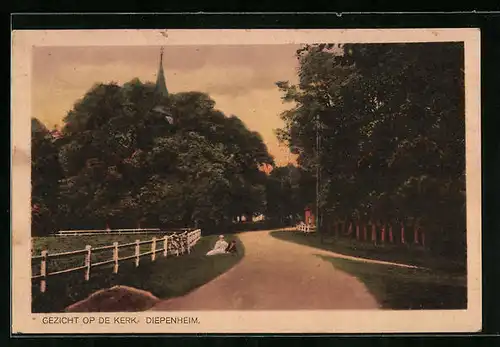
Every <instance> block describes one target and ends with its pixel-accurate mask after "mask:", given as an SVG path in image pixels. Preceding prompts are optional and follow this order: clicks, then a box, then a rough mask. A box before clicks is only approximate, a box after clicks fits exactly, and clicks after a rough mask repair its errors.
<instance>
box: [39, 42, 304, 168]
mask: <svg viewBox="0 0 500 347" xmlns="http://www.w3.org/2000/svg"><path fill="white" fill-rule="evenodd" d="M298 48H299V46H298V45H290V44H289V45H239V46H236V45H235V46H221V45H216V46H215V45H213V46H208V45H206V46H167V47H165V48H164V57H163V67H164V70H165V77H166V81H167V88H168V90H169V92H171V93H179V92H187V91H200V92H206V93H208V94H209V95H210V96H211V98H212V99H213V100H215V102H216V106H215V107H216V108H217V109H219V110H220V111H222V112H224V113H225V114H226V115H228V116H229V115H236V116H238V117H239V118H240V119H241V120H242V121H243V122H244V123H245V124H246V126H247V127H248V128H249V129H251V130H253V131H257V132H259V133H260V134H261V135H262V137H263V140H264V142H265V143H266V145H267V147H268V150H269V152H270V153H271V155H273V156H274V158H275V161H276V163H277V164H278V165H286V163H288V162H293V160H294V157H293V155H291V154H290V153H289V151H288V150H287V149H286V148H284V147H283V146H280V144H279V142H278V140H277V139H276V136H275V135H274V132H273V130H274V129H276V128H280V127H282V126H283V122H282V121H281V119H280V118H279V114H280V113H281V112H283V111H284V110H286V109H289V108H291V107H292V104H288V103H283V101H282V100H281V96H282V95H281V93H280V91H279V90H278V88H277V87H276V85H275V82H277V81H290V82H292V83H295V82H296V81H297V68H298V62H297V59H296V57H295V51H296V50H297V49H298ZM159 56H160V47H153V46H151V47H137V46H136V47H132V46H131V47H106V46H96V47H36V48H35V49H34V61H33V79H32V83H33V88H32V105H33V116H34V117H36V118H38V119H39V120H41V121H42V122H43V123H45V124H46V125H47V126H48V127H49V128H52V127H53V126H54V125H61V124H62V119H63V118H64V116H65V115H66V113H67V112H68V111H69V110H71V109H72V107H73V105H74V103H75V101H77V100H78V99H80V98H81V97H83V95H84V94H85V93H86V92H87V91H88V90H89V89H90V88H91V87H92V85H94V84H95V83H100V82H102V83H109V82H112V81H114V82H117V83H119V84H123V83H125V82H127V81H130V80H131V79H133V78H135V77H138V78H139V79H140V80H141V81H143V82H146V81H152V82H154V81H156V73H157V71H158V66H159Z"/></svg>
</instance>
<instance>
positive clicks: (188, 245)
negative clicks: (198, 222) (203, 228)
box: [186, 232, 192, 254]
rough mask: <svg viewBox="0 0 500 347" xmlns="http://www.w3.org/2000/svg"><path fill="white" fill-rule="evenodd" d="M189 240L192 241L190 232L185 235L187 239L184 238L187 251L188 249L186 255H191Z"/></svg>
mask: <svg viewBox="0 0 500 347" xmlns="http://www.w3.org/2000/svg"><path fill="white" fill-rule="evenodd" d="M191 239H192V235H191V232H189V233H188V234H187V237H186V240H187V241H186V242H187V249H188V254H191Z"/></svg>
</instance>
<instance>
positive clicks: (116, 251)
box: [113, 242, 118, 274]
mask: <svg viewBox="0 0 500 347" xmlns="http://www.w3.org/2000/svg"><path fill="white" fill-rule="evenodd" d="M113 246H114V248H113V260H114V261H115V266H114V267H113V273H114V274H117V273H118V242H113Z"/></svg>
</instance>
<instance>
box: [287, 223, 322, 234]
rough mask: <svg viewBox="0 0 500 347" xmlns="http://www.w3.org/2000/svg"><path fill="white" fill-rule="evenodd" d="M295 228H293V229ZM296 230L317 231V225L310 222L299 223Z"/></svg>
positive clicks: (304, 231) (307, 232)
mask: <svg viewBox="0 0 500 347" xmlns="http://www.w3.org/2000/svg"><path fill="white" fill-rule="evenodd" d="M292 230H293V229H292ZM295 230H297V231H302V232H303V233H305V234H309V233H313V232H315V231H316V227H315V226H314V225H310V224H303V223H302V224H297V225H296V227H295Z"/></svg>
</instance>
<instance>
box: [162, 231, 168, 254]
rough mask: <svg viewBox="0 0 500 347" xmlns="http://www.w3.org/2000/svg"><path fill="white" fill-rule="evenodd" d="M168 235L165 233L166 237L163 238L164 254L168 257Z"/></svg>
mask: <svg viewBox="0 0 500 347" xmlns="http://www.w3.org/2000/svg"><path fill="white" fill-rule="evenodd" d="M167 247H168V236H167V235H165V237H164V238H163V256H164V257H166V256H167V252H168V248H167Z"/></svg>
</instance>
